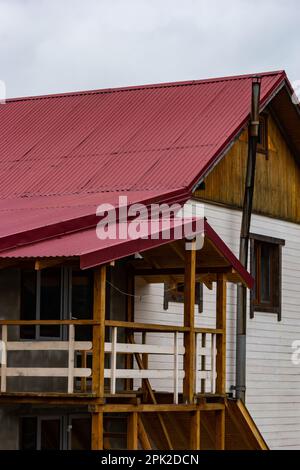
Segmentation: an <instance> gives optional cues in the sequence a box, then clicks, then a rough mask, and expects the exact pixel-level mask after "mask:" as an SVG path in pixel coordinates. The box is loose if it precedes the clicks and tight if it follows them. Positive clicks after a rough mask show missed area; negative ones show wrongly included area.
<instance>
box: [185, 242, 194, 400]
mask: <svg viewBox="0 0 300 470" xmlns="http://www.w3.org/2000/svg"><path fill="white" fill-rule="evenodd" d="M195 285H196V242H195V241H193V242H192V246H191V249H190V250H187V251H186V252H185V275H184V326H185V327H187V328H188V329H189V330H188V331H186V332H185V333H184V347H185V354H184V371H185V377H184V380H183V399H184V401H185V402H186V403H193V402H194V392H195V332H194V328H195V318H194V317H195Z"/></svg>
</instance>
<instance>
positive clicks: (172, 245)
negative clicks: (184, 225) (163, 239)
mask: <svg viewBox="0 0 300 470" xmlns="http://www.w3.org/2000/svg"><path fill="white" fill-rule="evenodd" d="M169 247H170V248H171V249H172V250H173V251H174V252H175V253H176V255H177V256H178V257H179V258H180V259H181V260H182V261H184V259H185V253H184V250H182V248H181V247H180V246H179V245H178V243H177V242H174V243H170V244H169Z"/></svg>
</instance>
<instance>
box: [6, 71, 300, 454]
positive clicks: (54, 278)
mask: <svg viewBox="0 0 300 470" xmlns="http://www.w3.org/2000/svg"><path fill="white" fill-rule="evenodd" d="M292 96H293V90H292V87H291V85H290V83H289V81H288V78H287V76H286V74H285V72H283V71H279V72H269V73H263V74H256V75H245V76H237V77H226V78H216V79H210V80H200V81H191V82H180V83H165V84H159V85H148V86H140V87H129V88H120V89H109V90H96V91H86V92H76V93H69V94H61V95H49V96H40V97H28V98H19V99H12V100H8V101H7V103H6V104H5V105H2V106H1V107H0V116H1V118H0V148H1V157H0V158H1V165H0V171H1V185H0V211H1V216H2V217H1V222H2V223H1V226H0V267H1V270H0V305H1V314H0V318H1V320H0V326H1V338H2V342H1V352H2V355H1V392H0V419H1V423H2V426H1V427H0V446H1V448H5V449H8V448H9V449H36V448H38V449H49V448H60V449H67V448H71V449H80V448H81V449H88V448H92V449H102V448H105V449H115V448H128V449H137V448H144V449H150V448H154V449H160V448H162V449H224V448H226V449H267V448H271V449H273V448H276V449H279V448H284V449H298V448H300V394H299V383H300V370H299V366H297V365H296V364H294V363H293V361H292V353H293V351H294V349H293V342H294V341H296V340H297V339H299V338H298V336H299V334H300V320H299V318H298V317H299V315H298V308H299V306H300V291H299V288H298V281H299V270H300V255H299V253H298V252H299V250H298V244H299V243H298V241H299V234H300V228H299V222H300V205H299V191H300V185H299V182H300V172H299V150H300V133H299V130H300V115H299V106H298V105H296V104H294V102H293V100H292ZM120 201H121V202H120ZM124 201H126V203H125V202H124ZM137 204H138V205H140V207H141V205H143V206H142V207H143V208H146V210H147V211H148V210H150V208H151V207H153V205H159V204H164V205H165V206H164V207H166V205H169V206H171V205H174V204H176V207H177V210H176V217H171V219H170V236H169V237H165V229H164V226H163V223H162V221H163V219H164V214H163V215H162V216H161V217H158V225H157V226H156V229H153V227H152V226H151V227H150V230H149V225H148V222H147V221H146V222H142V223H141V224H140V227H139V230H140V235H139V236H137V237H135V238H133V239H130V237H122V236H121V235H120V233H121V230H122V229H123V228H124V224H125V226H126V227H128V225H129V224H131V223H133V224H134V217H133V216H132V214H131V215H130V217H129V219H128V220H127V221H126V223H124V219H123V215H122V214H123V211H124V208H126V210H127V208H132V207H133V206H134V205H135V206H134V207H135V208H136V207H137V206H136V205H137ZM100 205H101V207H102V212H101V210H99V206H100ZM169 206H168V207H169ZM103 208H104V209H105V211H106V214H110V213H113V211H114V214H115V220H114V222H113V224H112V226H113V228H114V230H115V231H116V232H118V235H117V236H116V237H115V238H114V239H109V238H107V239H101V238H98V237H97V236H96V233H97V232H96V228H97V227H98V224H99V220H100V215H102V216H103V215H104V212H105V211H104V209H103ZM182 208H184V213H185V215H186V214H188V217H184V218H180V214H181V210H183V209H182ZM114 209H115V210H114ZM134 215H138V214H137V212H136V213H135V214H134ZM159 215H161V214H159ZM250 223H251V225H249V224H250ZM195 226H196V229H195ZM199 226H200V227H199ZM241 227H242V230H241ZM177 228H181V229H182V231H181V234H182V235H181V236H180V237H178V236H175V231H176V229H177ZM146 232H147V233H146ZM149 234H150V235H151V236H149ZM187 239H189V244H190V245H191V246H190V247H189V249H186V247H187ZM197 240H200V241H201V246H200V248H199V249H194V248H196V241H197ZM248 246H249V249H250V251H249V256H245V253H246V254H247V248H248ZM244 266H246V268H247V269H248V271H249V272H248V271H247V270H246V268H245V267H244ZM237 286H238V287H237ZM237 292H238V295H237Z"/></svg>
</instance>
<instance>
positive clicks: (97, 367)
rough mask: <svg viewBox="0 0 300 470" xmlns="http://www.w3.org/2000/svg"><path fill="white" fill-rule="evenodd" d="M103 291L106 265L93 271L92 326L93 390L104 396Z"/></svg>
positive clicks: (104, 289)
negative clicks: (94, 322) (94, 321)
mask: <svg viewBox="0 0 300 470" xmlns="http://www.w3.org/2000/svg"><path fill="white" fill-rule="evenodd" d="M105 291H106V266H101V267H100V268H97V269H95V271H94V320H97V321H98V322H99V325H94V326H93V392H94V393H95V394H96V396H97V397H104V342H105Z"/></svg>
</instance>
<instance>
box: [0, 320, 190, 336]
mask: <svg viewBox="0 0 300 470" xmlns="http://www.w3.org/2000/svg"><path fill="white" fill-rule="evenodd" d="M0 324H1V323H0ZM105 326H108V327H114V326H117V327H118V328H125V329H128V330H134V331H149V332H151V331H152V332H155V331H158V332H161V333H168V332H170V333H174V332H175V331H178V332H184V331H187V330H188V328H184V327H182V326H181V327H180V326H176V325H156V324H153V323H135V322H126V321H117V320H106V321H105Z"/></svg>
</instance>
